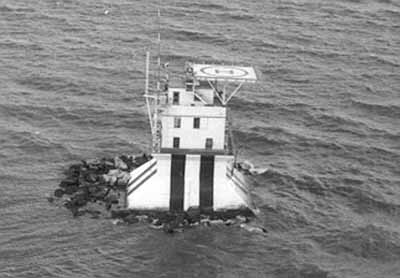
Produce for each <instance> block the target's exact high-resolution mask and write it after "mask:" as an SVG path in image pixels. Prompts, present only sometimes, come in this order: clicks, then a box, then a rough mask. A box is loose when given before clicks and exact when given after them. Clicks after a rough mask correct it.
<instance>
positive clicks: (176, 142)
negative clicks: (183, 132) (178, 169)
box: [173, 137, 180, 149]
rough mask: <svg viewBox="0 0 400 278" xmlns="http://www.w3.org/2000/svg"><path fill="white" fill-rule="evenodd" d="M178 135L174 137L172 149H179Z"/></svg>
mask: <svg viewBox="0 0 400 278" xmlns="http://www.w3.org/2000/svg"><path fill="white" fill-rule="evenodd" d="M179 141H180V140H179V137H174V142H173V147H174V149H179Z"/></svg>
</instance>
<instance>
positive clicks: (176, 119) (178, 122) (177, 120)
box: [174, 117, 181, 128]
mask: <svg viewBox="0 0 400 278" xmlns="http://www.w3.org/2000/svg"><path fill="white" fill-rule="evenodd" d="M180 127H181V117H174V128H180Z"/></svg>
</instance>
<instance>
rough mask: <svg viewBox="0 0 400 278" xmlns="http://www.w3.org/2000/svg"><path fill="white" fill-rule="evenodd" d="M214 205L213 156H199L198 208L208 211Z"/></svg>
mask: <svg viewBox="0 0 400 278" xmlns="http://www.w3.org/2000/svg"><path fill="white" fill-rule="evenodd" d="M213 206H214V156H213V155H202V156H201V158H200V210H202V211H210V210H213Z"/></svg>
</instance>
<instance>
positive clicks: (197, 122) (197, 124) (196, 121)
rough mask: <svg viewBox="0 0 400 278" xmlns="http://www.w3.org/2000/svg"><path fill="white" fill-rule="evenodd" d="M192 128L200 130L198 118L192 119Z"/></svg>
mask: <svg viewBox="0 0 400 278" xmlns="http://www.w3.org/2000/svg"><path fill="white" fill-rule="evenodd" d="M193 128H200V118H193Z"/></svg>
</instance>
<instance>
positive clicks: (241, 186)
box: [127, 153, 251, 211]
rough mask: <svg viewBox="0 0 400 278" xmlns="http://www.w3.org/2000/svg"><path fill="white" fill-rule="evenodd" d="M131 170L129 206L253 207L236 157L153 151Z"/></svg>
mask: <svg viewBox="0 0 400 278" xmlns="http://www.w3.org/2000/svg"><path fill="white" fill-rule="evenodd" d="M152 156H153V159H152V160H150V161H148V162H146V163H145V164H143V165H142V166H140V167H139V168H137V169H135V170H133V171H132V172H131V178H130V181H129V185H128V188H127V208H128V209H133V210H158V211H169V210H173V211H186V210H188V209H189V208H199V209H200V210H211V211H223V210H235V209H245V208H247V207H249V206H250V204H251V201H250V194H249V190H248V187H247V184H246V181H245V179H244V176H243V175H242V173H241V172H239V171H238V170H237V169H234V168H233V167H232V163H233V156H226V155H210V154H205V155H200V154H190V155H189V154H187V155H179V156H177V155H172V154H166V153H156V154H152Z"/></svg>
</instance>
